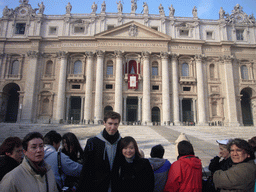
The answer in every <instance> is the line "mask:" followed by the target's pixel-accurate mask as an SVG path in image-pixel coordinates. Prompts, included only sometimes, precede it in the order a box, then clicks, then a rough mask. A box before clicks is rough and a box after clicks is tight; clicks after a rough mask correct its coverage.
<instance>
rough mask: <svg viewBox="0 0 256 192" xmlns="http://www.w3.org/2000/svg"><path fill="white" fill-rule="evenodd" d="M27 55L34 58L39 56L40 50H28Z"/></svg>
mask: <svg viewBox="0 0 256 192" xmlns="http://www.w3.org/2000/svg"><path fill="white" fill-rule="evenodd" d="M27 56H28V57H29V58H32V59H34V58H37V57H38V56H39V52H37V51H28V52H27Z"/></svg>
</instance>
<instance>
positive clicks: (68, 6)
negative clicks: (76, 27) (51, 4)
mask: <svg viewBox="0 0 256 192" xmlns="http://www.w3.org/2000/svg"><path fill="white" fill-rule="evenodd" d="M71 10H72V5H71V4H70V2H68V4H67V6H66V14H70V12H71Z"/></svg>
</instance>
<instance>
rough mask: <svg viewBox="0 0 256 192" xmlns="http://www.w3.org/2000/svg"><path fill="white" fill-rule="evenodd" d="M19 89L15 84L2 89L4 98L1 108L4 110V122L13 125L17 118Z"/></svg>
mask: <svg viewBox="0 0 256 192" xmlns="http://www.w3.org/2000/svg"><path fill="white" fill-rule="evenodd" d="M18 91H20V87H19V86H18V85H17V84H15V83H10V84H8V85H6V86H5V87H4V89H3V92H4V93H3V94H5V97H4V99H3V103H2V106H3V105H5V106H3V108H4V109H6V113H5V122H10V123H15V122H16V121H17V118H18V109H19V95H20V94H19V93H18Z"/></svg>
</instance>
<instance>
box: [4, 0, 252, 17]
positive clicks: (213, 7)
mask: <svg viewBox="0 0 256 192" xmlns="http://www.w3.org/2000/svg"><path fill="white" fill-rule="evenodd" d="M118 1H119V0H118ZM41 2H43V3H44V5H45V12H44V14H46V15H63V14H65V7H66V5H67V4H68V2H70V3H71V5H72V11H71V13H91V11H92V10H91V5H92V4H93V2H95V3H96V4H97V5H98V9H97V12H96V13H99V12H100V7H101V4H102V2H103V0H29V4H31V5H32V7H33V8H38V3H41ZM116 2H117V0H105V3H106V12H113V13H115V12H117V4H116ZM121 2H122V3H123V13H130V12H131V0H121ZM143 2H147V4H148V7H149V14H159V10H158V6H159V5H160V3H161V4H162V5H163V7H164V11H165V15H166V16H168V15H169V9H168V7H169V6H171V4H172V5H173V7H174V8H175V16H177V17H192V9H193V7H194V6H196V7H197V12H198V17H199V18H200V19H219V10H220V7H223V9H224V11H225V12H226V13H229V14H231V13H232V12H231V11H232V10H233V9H234V6H235V5H236V4H240V5H241V6H242V7H243V11H244V12H245V13H246V14H247V15H251V14H252V13H253V14H254V16H255V17H256V0H138V1H137V7H138V8H137V11H136V13H141V12H142V10H143V7H142V5H143ZM19 4H20V3H19V0H0V16H2V11H3V9H4V7H5V6H8V8H12V9H15V8H16V7H17V6H19Z"/></svg>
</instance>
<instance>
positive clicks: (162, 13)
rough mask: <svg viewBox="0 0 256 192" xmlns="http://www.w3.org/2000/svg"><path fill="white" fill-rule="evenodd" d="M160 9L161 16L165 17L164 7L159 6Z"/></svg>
mask: <svg viewBox="0 0 256 192" xmlns="http://www.w3.org/2000/svg"><path fill="white" fill-rule="evenodd" d="M158 9H159V14H160V15H164V7H163V6H162V4H160V5H159V7H158Z"/></svg>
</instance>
